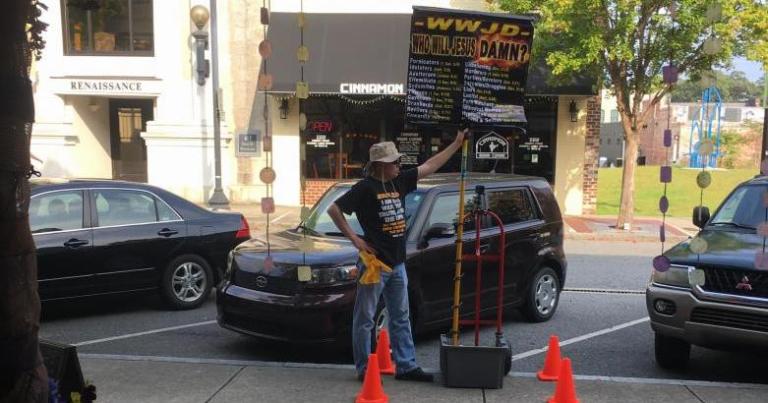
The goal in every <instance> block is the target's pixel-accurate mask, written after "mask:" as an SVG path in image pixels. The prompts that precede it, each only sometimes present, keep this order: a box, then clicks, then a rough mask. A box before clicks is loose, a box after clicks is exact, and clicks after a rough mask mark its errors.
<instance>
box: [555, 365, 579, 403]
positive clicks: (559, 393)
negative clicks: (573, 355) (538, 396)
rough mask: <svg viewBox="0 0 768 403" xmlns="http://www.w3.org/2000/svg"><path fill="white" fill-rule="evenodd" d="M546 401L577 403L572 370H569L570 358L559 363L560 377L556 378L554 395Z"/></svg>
mask: <svg viewBox="0 0 768 403" xmlns="http://www.w3.org/2000/svg"><path fill="white" fill-rule="evenodd" d="M547 403H579V399H577V398H576V387H575V386H574V385H573V372H572V371H571V359H570V358H565V359H563V362H562V364H561V365H560V379H558V380H557V386H556V387H555V395H554V396H552V397H550V398H549V400H548V401H547Z"/></svg>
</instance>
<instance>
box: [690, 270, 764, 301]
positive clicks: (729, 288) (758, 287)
mask: <svg viewBox="0 0 768 403" xmlns="http://www.w3.org/2000/svg"><path fill="white" fill-rule="evenodd" d="M703 269H704V273H705V274H706V281H705V283H704V286H703V287H702V289H703V290H704V291H708V292H717V293H721V294H731V295H742V296H748V297H757V298H768V272H757V271H748V270H736V269H723V268H716V267H703ZM744 276H746V277H747V279H748V280H749V282H748V284H749V287H746V286H742V287H739V284H740V283H742V284H743V282H742V280H743V279H744ZM748 288H751V290H750V289H748Z"/></svg>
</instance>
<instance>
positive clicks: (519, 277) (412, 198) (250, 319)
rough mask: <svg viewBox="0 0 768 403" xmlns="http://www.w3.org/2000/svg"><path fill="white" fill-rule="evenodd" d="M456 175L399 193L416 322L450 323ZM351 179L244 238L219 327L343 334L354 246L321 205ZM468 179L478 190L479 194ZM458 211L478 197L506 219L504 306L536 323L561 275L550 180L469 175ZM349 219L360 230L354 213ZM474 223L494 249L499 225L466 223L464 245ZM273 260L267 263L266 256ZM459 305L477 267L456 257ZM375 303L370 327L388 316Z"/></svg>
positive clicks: (549, 307) (296, 335) (263, 333)
mask: <svg viewBox="0 0 768 403" xmlns="http://www.w3.org/2000/svg"><path fill="white" fill-rule="evenodd" d="M458 182H459V180H458V176H457V175H456V174H438V175H432V176H430V177H429V178H426V179H423V180H420V181H419V183H418V188H417V190H416V191H414V192H412V193H410V194H409V195H408V196H406V199H405V210H406V213H405V214H406V220H407V228H408V233H407V247H406V249H407V252H406V253H407V258H406V259H407V260H406V268H407V271H408V278H409V284H408V292H409V299H410V305H411V315H412V318H411V319H412V323H413V326H414V330H415V331H416V332H421V331H424V330H428V329H435V328H444V327H445V326H447V325H449V322H450V318H451V304H452V298H453V273H454V268H455V264H454V261H455V248H456V247H455V239H456V238H455V236H456V235H455V225H456V223H457V217H458V204H459V192H458V188H459V185H458ZM351 185H352V183H340V184H337V185H335V186H333V187H331V188H330V189H329V190H328V191H327V192H326V193H325V195H324V196H323V197H322V198H321V199H320V200H319V201H318V202H317V204H316V205H315V206H314V207H313V209H312V210H311V212H310V215H309V217H308V218H307V219H306V220H305V221H304V222H303V223H302V224H301V225H299V226H298V227H297V228H295V229H293V230H288V231H284V232H282V233H279V234H274V235H271V236H270V239H269V245H267V242H266V241H265V240H260V239H252V240H250V241H248V242H244V243H243V244H241V245H239V246H238V247H237V248H235V250H234V251H233V252H232V253H231V254H230V257H229V263H228V266H227V271H226V273H225V278H224V281H223V282H222V283H221V285H220V289H219V292H218V293H217V298H216V304H217V305H218V322H219V324H220V325H221V326H222V327H224V328H227V329H231V330H234V331H237V332H240V333H245V334H249V335H253V336H256V337H259V338H264V339H273V340H282V341H289V342H330V341H337V342H341V343H345V342H347V340H349V337H350V328H351V324H352V307H353V305H354V299H355V283H356V281H357V274H358V273H357V268H356V266H355V262H356V261H357V250H356V249H355V248H354V247H353V246H352V244H351V242H349V241H348V240H347V239H346V238H345V237H344V236H343V235H342V234H341V233H340V232H339V230H338V228H336V226H335V225H334V224H333V222H332V221H331V218H330V217H329V216H328V214H327V209H328V207H329V206H330V205H331V203H333V202H334V201H335V200H336V199H337V198H339V197H340V196H341V195H342V194H344V193H345V192H347V191H348V190H349V189H350V187H351ZM475 185H483V186H484V187H485V189H486V191H485V196H483V197H484V198H485V199H484V200H480V201H478V200H477V198H476V196H475V193H474V187H475ZM467 189H468V190H467V195H466V206H465V210H467V211H469V210H471V209H472V207H471V206H473V205H474V203H478V202H481V203H482V202H484V203H485V205H487V206H488V208H489V209H490V210H492V211H494V212H496V213H497V214H499V215H500V217H501V218H502V219H503V221H504V224H505V225H504V231H505V233H506V245H505V246H504V247H505V248H506V268H505V281H506V284H504V287H505V294H504V297H505V300H504V305H505V307H509V308H520V309H521V310H522V312H523V313H524V315H525V316H526V317H527V318H528V319H530V320H532V321H536V322H541V321H546V320H549V319H550V318H551V317H552V315H554V313H555V310H556V309H557V304H558V301H559V296H560V291H561V290H562V287H563V283H564V282H565V275H566V260H565V255H564V252H563V223H562V218H561V215H560V210H559V208H558V206H557V202H556V201H555V198H554V195H553V194H552V190H551V188H550V186H549V184H548V183H547V182H546V181H545V180H544V179H542V178H536V177H526V176H515V175H493V176H490V175H485V176H481V175H470V177H469V179H468V182H467ZM347 220H348V221H349V223H350V225H351V226H352V227H353V228H354V229H355V230H356V231H357V232H358V233H362V230H361V228H360V226H359V224H358V222H357V219H356V218H355V216H354V215H352V216H347ZM478 230H479V231H480V242H481V245H482V246H481V250H482V251H483V253H496V251H497V250H498V249H499V248H500V247H501V245H499V234H500V232H499V227H498V226H491V225H489V223H484V224H483V225H482V226H481V228H479V229H478V228H476V225H475V224H474V222H473V221H469V222H467V224H466V225H465V233H464V237H463V239H464V250H465V251H471V250H474V244H475V236H476V233H477V232H476V231H478ZM270 261H271V262H270ZM494 267H495V265H493V266H491V265H489V264H486V266H484V272H485V275H484V276H483V277H482V289H483V290H485V291H486V292H484V293H482V309H483V311H487V312H488V313H491V312H495V309H496V293H495V292H493V291H495V290H497V274H496V271H495V270H494ZM463 269H464V280H463V283H462V291H463V297H462V298H463V300H464V301H465V303H464V304H463V305H462V307H463V308H462V309H463V310H462V314H463V315H469V314H471V313H472V312H471V310H472V309H473V308H474V303H472V301H474V290H475V284H476V283H475V278H476V275H475V266H474V264H473V263H464V264H463ZM386 317H387V315H386V309H384V306H383V303H382V304H381V308H380V312H379V314H378V316H377V324H378V326H382V325H383V324H384V323H385V321H386Z"/></svg>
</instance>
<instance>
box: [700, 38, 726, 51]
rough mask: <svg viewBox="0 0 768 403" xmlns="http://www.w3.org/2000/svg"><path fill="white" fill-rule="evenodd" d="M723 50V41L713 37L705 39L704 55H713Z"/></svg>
mask: <svg viewBox="0 0 768 403" xmlns="http://www.w3.org/2000/svg"><path fill="white" fill-rule="evenodd" d="M722 49H723V41H721V40H720V39H719V38H716V37H714V36H712V37H709V38H707V39H706V40H705V41H704V53H705V54H708V55H714V54H717V53H718V52H720V50H722Z"/></svg>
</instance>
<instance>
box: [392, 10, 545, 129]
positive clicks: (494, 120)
mask: <svg viewBox="0 0 768 403" xmlns="http://www.w3.org/2000/svg"><path fill="white" fill-rule="evenodd" d="M532 42H533V23H532V19H531V18H528V17H520V16H510V15H504V14H491V13H479V12H467V11H456V10H445V9H438V8H428V7H414V8H413V17H412V19H411V37H410V53H409V59H408V96H407V100H406V112H405V114H406V120H407V121H408V122H410V123H415V124H470V125H474V126H504V125H513V124H515V123H520V122H525V121H526V120H525V113H524V111H523V99H524V92H525V81H526V79H527V76H528V62H529V60H530V55H531V45H532Z"/></svg>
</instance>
